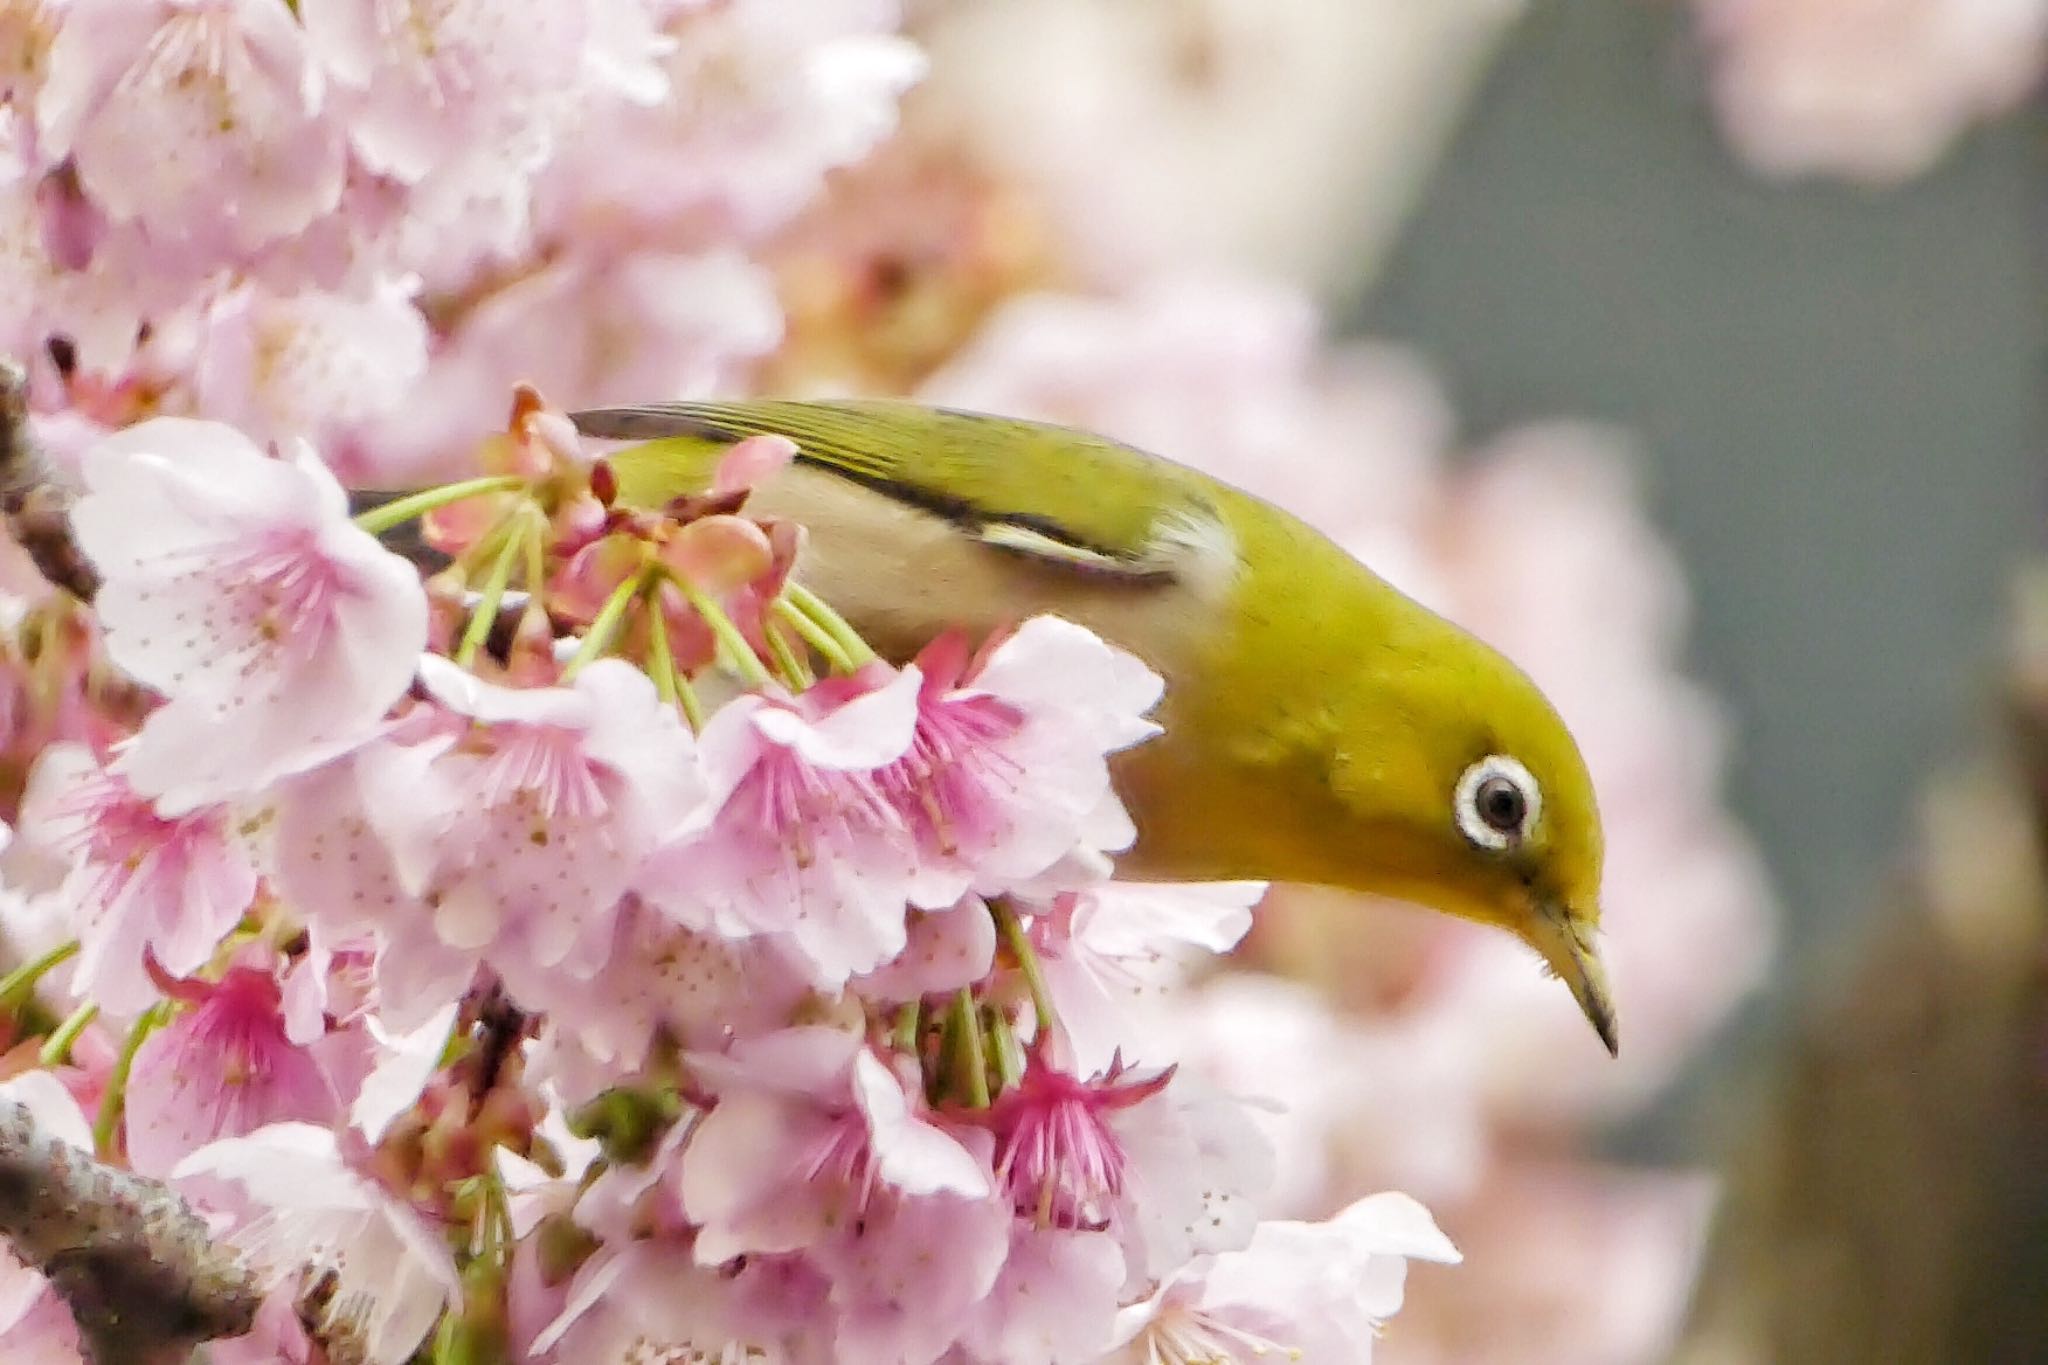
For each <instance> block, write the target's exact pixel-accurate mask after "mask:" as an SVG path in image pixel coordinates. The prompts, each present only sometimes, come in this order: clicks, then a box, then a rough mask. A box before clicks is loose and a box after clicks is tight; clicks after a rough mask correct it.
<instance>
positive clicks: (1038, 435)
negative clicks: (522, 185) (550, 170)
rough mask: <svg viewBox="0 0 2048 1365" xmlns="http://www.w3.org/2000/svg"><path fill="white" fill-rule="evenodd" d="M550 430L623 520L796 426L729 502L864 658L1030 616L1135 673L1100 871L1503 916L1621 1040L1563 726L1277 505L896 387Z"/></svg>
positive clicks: (1590, 796)
mask: <svg viewBox="0 0 2048 1365" xmlns="http://www.w3.org/2000/svg"><path fill="white" fill-rule="evenodd" d="M570 420H571V421H572V422H573V423H574V424H575V426H576V428H577V430H578V431H579V432H580V433H581V434H582V435H583V436H584V437H586V438H589V439H591V440H593V441H603V442H627V443H631V444H629V445H625V446H623V447H622V448H616V449H612V450H610V451H609V452H608V453H607V454H606V455H605V456H604V459H605V461H606V463H607V464H608V465H609V467H610V472H611V476H612V477H613V478H614V479H615V481H616V498H615V502H616V503H618V504H620V505H623V506H626V507H628V508H638V509H643V510H652V509H659V508H662V507H664V506H666V505H668V504H669V503H670V502H671V501H672V500H673V499H675V498H677V497H678V496H681V495H684V494H688V493H692V492H699V491H702V490H703V489H704V488H706V487H708V486H709V484H710V480H711V475H712V470H713V467H714V466H715V464H716V463H717V461H718V459H719V457H720V456H721V454H722V453H723V452H724V451H725V450H726V449H728V448H730V447H731V446H733V445H735V444H737V443H739V442H741V441H744V440H747V439H748V438H750V437H755V436H763V435H775V436H781V437H784V438H787V439H788V440H790V441H792V442H794V443H795V445H796V451H795V454H794V457H793V459H792V460H791V462H790V463H789V464H788V465H787V466H786V467H785V468H784V469H783V470H781V471H780V472H779V473H777V474H775V475H773V476H771V477H770V478H768V479H767V480H765V481H764V482H762V483H761V484H759V485H758V486H757V487H756V488H755V489H754V491H753V492H752V493H751V494H750V495H749V497H748V501H747V503H746V510H747V511H748V512H749V513H750V514H753V515H759V516H764V517H781V518H788V519H790V520H792V521H795V522H797V523H800V524H801V525H802V526H804V527H805V528H806V531H807V536H806V539H805V543H804V548H803V549H802V551H801V553H800V556H799V558H798V561H797V564H796V567H795V573H796V575H797V577H798V579H799V580H800V581H801V582H803V583H804V584H805V585H806V586H807V587H809V588H810V589H811V590H813V591H814V592H816V593H817V594H819V595H820V596H821V597H822V598H824V599H825V600H826V601H827V602H829V603H830V604H831V605H832V607H833V609H834V610H836V611H837V612H839V613H840V614H841V615H842V616H843V617H844V618H845V619H846V620H847V621H848V622H849V623H850V624H851V625H852V626H853V627H854V628H855V629H856V630H858V631H859V632H860V633H861V635H862V636H863V637H864V638H865V639H866V640H867V641H868V643H869V644H870V645H871V646H873V647H874V648H875V649H876V650H877V651H878V652H879V653H880V654H882V655H883V656H884V657H886V658H890V659H892V660H895V661H898V662H902V661H906V660H908V659H910V658H912V657H913V656H914V655H915V654H916V653H917V651H918V650H919V649H920V648H921V647H923V646H924V645H925V644H927V643H928V642H930V641H931V640H932V639H933V638H934V637H936V636H938V635H940V634H941V633H943V632H945V631H947V630H950V629H965V630H967V631H968V632H970V633H979V634H982V635H987V634H990V633H994V632H997V631H1000V630H1003V629H1005V628H1008V627H1011V626H1014V625H1016V624H1018V623H1019V622H1021V621H1022V620H1024V619H1026V618H1028V617H1030V616H1034V615H1037V614H1040V613H1051V614H1054V615H1057V616H1060V617H1063V618H1065V619H1067V620H1069V621H1072V622H1075V623H1077V624H1079V625H1081V626H1084V627H1086V628H1088V629H1089V630H1091V631H1093V632H1095V633H1096V634H1097V635H1099V636H1101V637H1102V638H1104V639H1105V640H1107V641H1109V642H1110V643H1112V644H1114V645H1116V646H1118V647H1120V648H1122V649H1124V650H1126V651H1128V652H1130V653H1131V654H1134V655H1136V656H1137V657H1138V658H1140V659H1142V660H1143V661H1144V662H1145V663H1146V664H1147V665H1149V666H1150V667H1151V668H1152V669H1153V670H1154V671H1155V672H1157V673H1158V674H1160V675H1161V677H1162V678H1164V680H1165V683H1166V688H1165V693H1164V697H1163V699H1162V702H1161V706H1160V711H1159V712H1158V713H1157V717H1156V718H1157V719H1158V721H1159V723H1160V724H1161V725H1162V726H1163V727H1164V729H1163V732H1162V733H1161V734H1160V735H1159V736H1157V737H1155V738H1154V739H1152V740H1150V741H1147V742H1146V743H1143V744H1139V745H1136V746H1134V747H1132V748H1131V749H1128V750H1126V751H1124V752H1122V753H1120V754H1118V755H1116V756H1115V757H1114V760H1113V762H1114V767H1113V777H1114V780H1115V784H1116V787H1117V790H1118V792H1119V794H1120V795H1121V796H1122V798H1123V800H1124V803H1125V805H1126V806H1127V808H1128V809H1129V811H1130V814H1131V817H1132V821H1133V823H1134V825H1135V826H1136V828H1137V839H1136V842H1135V843H1134V845H1133V846H1132V848H1131V849H1130V851H1129V852H1128V853H1127V854H1125V855H1122V856H1121V857H1120V858H1119V859H1118V864H1117V869H1118V875H1119V876H1123V877H1129V878H1133V879H1137V880H1152V881H1209V880H1258V881H1268V882H1283V883H1294V884H1303V885H1311V886H1322V887H1329V888H1335V889H1339V890H1344V891H1353V892H1362V893H1367V894H1370V895H1375V896H1381V897H1388V898H1392V899H1396V900H1402V901H1408V902H1412V903H1416V904H1420V905H1422V906H1425V907H1428V908H1431V909H1434V910H1437V911H1441V912H1443V913H1446V914H1450V915H1453V916H1456V917H1459V918H1461V919H1465V920H1470V921H1476V922H1479V923H1481V924H1485V925H1490V926H1494V927H1495V928H1498V929H1502V930H1506V931H1507V932H1509V933H1511V934H1513V935H1515V936H1516V937H1517V938H1519V939H1520V940H1522V942H1524V943H1525V944H1527V945H1528V946H1529V947H1530V948H1532V949H1533V950H1534V951H1535V952H1536V954H1537V955H1538V956H1539V957H1540V958H1541V959H1542V962H1543V963H1544V964H1545V966H1546V967H1547V969H1548V970H1549V971H1550V972H1551V973H1552V974H1554V975H1556V976H1557V977H1558V978H1559V979H1561V980H1562V981H1563V983H1564V984H1565V986H1566V987H1568V988H1569V989H1570V991H1571V993H1572V996H1573V998H1574V1000H1576V1002H1577V1003H1578V1006H1579V1008H1580V1010H1581V1011H1582V1012H1583V1013H1584V1015H1585V1017H1586V1019H1587V1020H1588V1022H1589V1023H1591V1025H1592V1027H1593V1029H1594V1031H1595V1032H1596V1033H1597V1034H1598V1035H1599V1038H1600V1041H1601V1042H1602V1043H1603V1044H1604V1045H1605V1047H1606V1049H1607V1051H1608V1052H1609V1053H1610V1054H1611V1055H1619V1042H1618V1031H1617V1025H1616V1018H1615V1010H1614V1006H1613V1001H1612V999H1611V996H1610V993H1609V989H1608V983H1607V976H1606V972H1605V969H1604V967H1603V964H1602V959H1601V955H1600V950H1599V927H1600V906H1601V900H1600V889H1601V875H1602V864H1603V857H1604V853H1603V838H1602V831H1601V822H1600V813H1599V809H1598V803H1597V800H1596V797H1595V793H1594V788H1593V782H1592V779H1591V776H1590V774H1589V773H1588V770H1587V766H1586V763H1585V760H1584V757H1583V755H1582V754H1581V752H1580V749H1579V747H1578V745H1577V743H1576V742H1575V741H1574V739H1573V738H1572V735H1571V732H1570V731H1569V729H1568V728H1567V727H1566V725H1565V722H1564V721H1563V719H1562V718H1561V717H1560V716H1559V714H1558V712H1557V710H1556V708H1555V707H1554V706H1553V705H1552V704H1551V702H1550V701H1549V700H1548V699H1547V698H1546V697H1545V695H1544V693H1543V692H1542V691H1541V690H1540V689H1539V688H1538V686H1537V685H1536V684H1535V683H1534V682H1533V681H1532V680H1531V679H1530V678H1529V676H1528V675H1527V674H1526V673H1524V672H1523V671H1522V670H1521V669H1520V668H1518V667H1517V666H1516V665H1515V664H1514V663H1512V662H1511V661H1509V660H1508V659H1507V658H1506V657H1505V656H1504V655H1502V654H1501V653H1500V652H1499V651H1498V650H1496V649H1494V648H1493V647H1491V646H1489V645H1487V644H1486V643H1484V642H1482V641H1481V640H1479V639H1478V638H1477V637H1475V636H1474V635H1472V634H1471V633H1470V632H1468V631H1466V630H1464V629H1462V628H1461V627H1459V626H1457V625H1455V624H1453V623H1452V622H1450V621H1449V620H1447V619H1445V618H1444V617H1443V616H1441V615H1439V614H1437V613H1436V612H1434V611H1431V610H1429V609H1428V608H1426V607H1425V606H1423V605H1422V604H1421V603H1419V602H1417V601H1415V600H1414V599H1413V598H1411V597H1409V596H1407V595H1405V594H1404V593H1402V592H1401V591H1399V590H1398V589H1396V588H1395V587H1394V586H1393V585H1391V584H1390V583H1388V582H1387V581H1385V580H1384V579H1382V578H1381V577H1379V576H1378V575H1377V574H1375V573H1374V572H1373V571H1372V570H1371V569H1369V568H1368V567H1367V566H1366V565H1364V564H1363V563H1361V562H1360V561H1359V560H1357V559H1356V558H1354V557H1353V556H1351V555H1350V554H1349V553H1347V552H1346V551H1345V550H1343V549H1342V548H1341V547H1339V546H1338V545H1336V544H1335V543H1333V542H1332V541H1330V540H1329V539H1328V538H1326V537H1325V536H1323V535H1322V534H1320V533H1319V532H1317V531H1315V530H1314V529H1312V528H1311V527H1310V526H1308V525H1307V524H1306V523H1304V522H1303V521H1301V520H1300V519H1299V518H1297V517H1295V516H1293V515H1291V514H1289V513H1288V512H1285V511H1283V510H1281V509H1280V508H1278V507H1275V506H1274V505H1272V504H1270V503H1268V502H1265V501H1263V500H1261V499H1259V498H1257V497H1255V496H1253V495H1252V494H1250V493H1247V492H1244V491H1242V490H1240V489H1238V488H1235V487H1233V486H1231V485H1229V484H1226V483H1224V482H1221V481H1219V480H1217V479H1213V478H1210V477H1209V476H1207V475H1205V474H1203V473H1200V472H1198V471H1196V470H1194V469H1192V468H1189V467H1188V466H1186V465H1184V464H1180V463H1177V462H1175V461H1173V460H1171V459H1169V458H1166V457H1164V456H1161V455H1155V454H1152V453H1149V452H1146V451H1143V450H1140V449H1137V448H1135V447H1133V446H1130V445H1126V444H1124V443H1122V442H1119V441H1115V440H1112V439H1109V438H1107V437H1103V436H1099V435H1095V434H1091V433H1089V432H1086V431H1081V430H1078V429H1075V428H1070V427H1064V426H1057V425H1053V424H1049V423H1044V422H1036V421H1027V420H1023V419H1019V418H1013V417H1006V416H1000V415H995V414H989V413H979V412H968V411H962V410H958V409H950V408H940V407H932V406H926V405H922V404H918V403H914V402H910V401H907V400H888V399H847V400H836V399H817V400H805V399H749V400H742V401H732V402H713V401H704V402H674V403H654V404H646V405H638V406H621V407H606V408H596V409H590V410H586V411H581V412H573V413H571V414H570Z"/></svg>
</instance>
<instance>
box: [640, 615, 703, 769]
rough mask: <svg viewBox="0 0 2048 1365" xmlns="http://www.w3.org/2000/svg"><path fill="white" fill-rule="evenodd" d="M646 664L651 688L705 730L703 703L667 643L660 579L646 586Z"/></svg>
mask: <svg viewBox="0 0 2048 1365" xmlns="http://www.w3.org/2000/svg"><path fill="white" fill-rule="evenodd" d="M643 610H645V611H646V613H647V649H648V660H647V664H648V667H649V668H650V669H652V670H653V673H654V690H655V692H657V693H658V694H659V695H660V697H661V699H662V700H663V701H665V702H667V703H668V704H669V705H670V706H680V707H682V709H683V719H684V720H686V721H688V722H689V723H690V728H691V729H692V730H695V731H699V732H701V731H702V730H703V729H704V703H703V702H701V701H699V700H697V690H696V689H695V688H693V687H691V686H690V680H689V679H688V678H686V677H684V676H683V675H682V672H681V670H679V669H678V668H677V667H676V655H675V650H674V649H672V648H671V647H670V645H669V642H668V613H666V612H664V611H663V610H662V609H661V580H660V579H656V580H655V581H654V582H653V583H651V584H649V585H648V588H647V603H646V606H645V607H644V608H643Z"/></svg>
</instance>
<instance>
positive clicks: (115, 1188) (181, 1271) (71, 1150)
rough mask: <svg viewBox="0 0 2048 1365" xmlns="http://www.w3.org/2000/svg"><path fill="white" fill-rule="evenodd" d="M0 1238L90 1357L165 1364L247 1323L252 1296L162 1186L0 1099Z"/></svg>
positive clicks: (123, 1363) (244, 1279) (200, 1225)
mask: <svg viewBox="0 0 2048 1365" xmlns="http://www.w3.org/2000/svg"><path fill="white" fill-rule="evenodd" d="M0 1236H4V1237H5V1238H6V1239H7V1241H8V1242H9V1243H10V1244H12V1246H13V1247H14V1251H15V1254H16V1255H17V1256H19V1257H20V1258H21V1259H22V1260H23V1261H24V1262H25V1263H27V1264H28V1265H31V1266H34V1267H35V1268H36V1269H38V1270H41V1271H42V1272H43V1273H44V1274H45V1275H47V1276H48V1277H49V1278H50V1281H51V1283H52V1284H53V1285H55V1286H56V1289H57V1292H58V1293H60V1294H62V1295H63V1296H64V1299H65V1301H66V1303H68V1304H69V1305H70V1307H71V1313H72V1316H73V1317H74V1318H75V1319H76V1320H77V1323H78V1335H79V1339H80V1341H81V1342H82V1343H83V1344H84V1347H85V1354H86V1358H87V1359H89V1360H91V1361H94V1362H95V1363H96V1365H158V1362H161V1363H162V1365H177V1363H178V1362H182V1361H184V1360H186V1359H188V1358H189V1357H190V1356H191V1353H192V1350H193V1348H194V1347H195V1346H197V1345H198V1344H199V1343H200V1342H203V1341H211V1340H214V1339H215V1338H218V1337H231V1336H239V1335H241V1334H242V1333H244V1332H247V1331H248V1330H249V1329H250V1326H251V1324H252V1323H253V1322H254V1320H255V1317H256V1310H257V1308H258V1306H259V1305H260V1304H261V1303H262V1299H263V1295H262V1293H261V1291H260V1290H259V1289H258V1288H257V1285H256V1282H255V1280H254V1278H253V1277H252V1276H251V1274H250V1272H249V1270H248V1269H247V1267H245V1266H244V1265H243V1264H242V1263H241V1262H240V1260H239V1259H237V1258H236V1257H235V1255H234V1254H233V1252H231V1251H229V1250H227V1249H226V1248H225V1246H224V1245H223V1244H222V1243H220V1242H217V1241H216V1240H214V1238H213V1236H212V1234H211V1233H210V1232H209V1231H208V1229H207V1226H206V1224H205V1222H204V1221H202V1220H201V1219H200V1217H199V1216H198V1215H197V1214H195V1213H193V1212H192V1210H191V1209H190V1208H188V1207H186V1205H185V1202H184V1200H182V1199H180V1198H179V1197H178V1196H177V1195H176V1194H175V1193H173V1192H172V1191H171V1190H170V1189H169V1188H168V1187H167V1186H164V1185H161V1184H159V1183H157V1182H156V1181H153V1180H145V1179H143V1178H142V1177H140V1176H137V1175H131V1174H129V1173H128V1172H126V1171H118V1170H115V1169H114V1168H113V1167H111V1166H104V1165H101V1164H100V1163H99V1162H97V1161H94V1160H93V1159H92V1158H91V1157H89V1156H87V1155H86V1154H85V1153H83V1152H81V1151H79V1150H78V1149H77V1148H75V1147H71V1146H68V1145H66V1144H64V1143H62V1142H58V1141H56V1140H54V1139H52V1138H48V1137H45V1136H44V1135H43V1134H41V1133H40V1132H38V1131H37V1129H36V1124H35V1120H34V1118H33V1117H31V1116H30V1114H29V1111H28V1110H27V1109H26V1108H25V1107H24V1106H22V1105H20V1104H18V1103H16V1102H14V1101H12V1100H7V1099H0Z"/></svg>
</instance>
